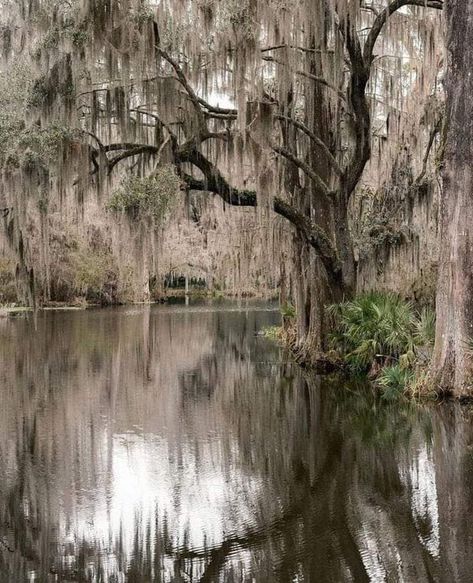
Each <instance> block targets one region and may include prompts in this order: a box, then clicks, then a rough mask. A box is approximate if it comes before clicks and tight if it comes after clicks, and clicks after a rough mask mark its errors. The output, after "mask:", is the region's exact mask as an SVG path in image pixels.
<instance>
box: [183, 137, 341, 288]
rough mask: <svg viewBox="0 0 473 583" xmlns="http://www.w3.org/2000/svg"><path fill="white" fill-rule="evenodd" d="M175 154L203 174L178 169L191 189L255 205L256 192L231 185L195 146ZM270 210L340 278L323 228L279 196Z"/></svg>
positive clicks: (233, 204)
mask: <svg viewBox="0 0 473 583" xmlns="http://www.w3.org/2000/svg"><path fill="white" fill-rule="evenodd" d="M175 156H176V162H177V163H178V164H184V163H190V164H192V165H193V166H195V167H196V168H198V169H199V170H200V171H201V172H202V174H203V175H204V180H199V179H196V178H194V177H193V176H190V175H189V174H186V173H184V172H182V171H181V176H182V178H183V179H184V180H185V181H186V183H187V185H188V187H189V188H190V189H192V190H200V191H204V192H213V193H214V194H217V195H218V196H220V197H221V198H222V199H223V200H224V201H225V202H226V203H227V204H230V205H232V206H240V207H256V206H257V204H258V198H257V193H256V191H254V190H240V189H237V188H234V187H233V186H231V185H230V184H229V183H228V181H227V180H226V179H225V178H224V177H223V175H222V174H221V172H220V171H219V169H218V168H217V167H216V166H215V165H214V164H212V162H210V161H209V160H208V159H207V158H206V157H205V156H204V155H203V154H202V152H199V151H198V150H197V149H196V148H192V147H185V148H180V149H179V150H178V151H177V152H175ZM273 209H274V212H276V214H278V215H280V216H281V217H284V218H285V219H287V220H288V221H289V222H290V223H292V224H293V225H294V227H296V229H297V230H298V232H299V233H300V234H301V235H302V237H304V239H305V240H306V241H307V243H308V244H309V245H310V246H311V247H312V248H313V249H314V250H315V251H316V252H317V254H318V255H319V257H320V259H321V261H322V263H323V265H324V266H325V268H326V270H327V274H328V276H329V277H331V278H333V279H335V280H339V276H340V273H341V264H340V260H339V257H338V255H337V252H336V249H335V247H334V245H333V243H332V241H331V240H330V238H329V237H328V235H327V234H326V233H325V231H324V230H323V229H322V228H320V227H319V226H318V225H316V224H315V223H314V222H313V221H312V220H311V219H310V218H309V217H307V216H306V215H305V214H304V213H302V212H301V211H299V210H298V209H296V208H295V207H294V206H292V205H291V204H289V203H288V202H286V201H284V200H283V199H282V198H280V197H274V199H273Z"/></svg>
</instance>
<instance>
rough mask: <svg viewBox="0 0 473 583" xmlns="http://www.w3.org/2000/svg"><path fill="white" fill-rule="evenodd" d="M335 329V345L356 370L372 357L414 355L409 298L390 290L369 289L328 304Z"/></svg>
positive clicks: (376, 358)
mask: <svg viewBox="0 0 473 583" xmlns="http://www.w3.org/2000/svg"><path fill="white" fill-rule="evenodd" d="M330 312H331V314H332V315H333V317H334V318H335V323H336V327H335V329H336V331H335V333H334V335H333V337H332V342H333V344H334V348H338V349H339V350H340V349H341V351H342V352H343V353H344V354H345V359H346V361H347V363H348V364H349V365H350V366H351V367H353V368H354V369H357V370H363V369H367V368H369V367H370V365H371V364H372V363H373V362H374V361H382V362H384V361H389V360H393V359H395V360H399V359H400V358H401V357H402V356H407V357H409V356H411V355H413V351H414V347H415V338H414V334H415V331H416V322H417V319H416V315H415V311H414V308H413V305H412V303H411V302H407V301H405V300H403V299H402V298H400V297H399V296H397V295H395V294H391V293H380V292H369V293H366V294H361V295H359V296H358V297H356V298H355V299H353V300H351V301H348V302H344V303H342V304H337V305H334V306H331V307H330Z"/></svg>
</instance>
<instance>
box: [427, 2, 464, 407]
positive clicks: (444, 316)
mask: <svg viewBox="0 0 473 583" xmlns="http://www.w3.org/2000/svg"><path fill="white" fill-rule="evenodd" d="M447 20H448V37H447V48H448V58H449V61H448V70H447V76H446V82H445V85H446V96H447V112H446V124H447V126H446V135H445V139H446V143H445V159H444V172H443V190H442V193H441V201H440V205H441V206H440V212H441V215H440V228H441V253H440V263H439V278H438V284H437V327H436V337H435V349H434V356H433V362H432V373H433V375H432V376H433V380H434V383H435V388H436V389H437V390H440V391H443V392H446V393H452V394H453V395H455V396H457V397H460V396H473V374H472V373H473V358H472V356H473V355H472V354H471V351H470V347H469V346H468V344H469V340H470V339H471V338H473V270H472V257H473V188H472V187H473V166H472V164H473V100H472V97H471V96H472V95H473V3H472V2H464V1H463V0H449V1H448V2H447Z"/></svg>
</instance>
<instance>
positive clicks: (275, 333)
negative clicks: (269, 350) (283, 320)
mask: <svg viewBox="0 0 473 583" xmlns="http://www.w3.org/2000/svg"><path fill="white" fill-rule="evenodd" d="M262 332H263V336H264V337H265V338H269V340H275V341H277V340H280V338H281V332H282V328H281V326H266V327H265V328H263V330H262Z"/></svg>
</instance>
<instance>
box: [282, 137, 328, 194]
mask: <svg viewBox="0 0 473 583" xmlns="http://www.w3.org/2000/svg"><path fill="white" fill-rule="evenodd" d="M271 148H272V149H273V150H274V151H275V152H276V154H279V155H280V156H283V157H284V158H286V160H289V161H290V162H292V163H293V164H295V165H296V166H297V167H298V168H300V169H301V170H302V172H304V174H305V175H306V176H308V177H309V178H310V179H311V180H312V181H313V183H314V184H315V186H316V187H317V188H318V190H319V191H320V192H322V194H324V195H325V196H329V195H330V190H329V187H328V186H327V184H326V183H325V182H324V181H323V180H322V178H321V177H320V176H319V175H318V174H317V172H315V171H314V170H313V169H312V168H311V167H310V166H309V165H308V164H306V163H305V162H304V161H303V160H301V159H300V158H298V157H297V156H295V155H294V154H293V153H292V152H291V151H290V150H288V149H287V148H284V147H283V146H276V145H272V146H271Z"/></svg>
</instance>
